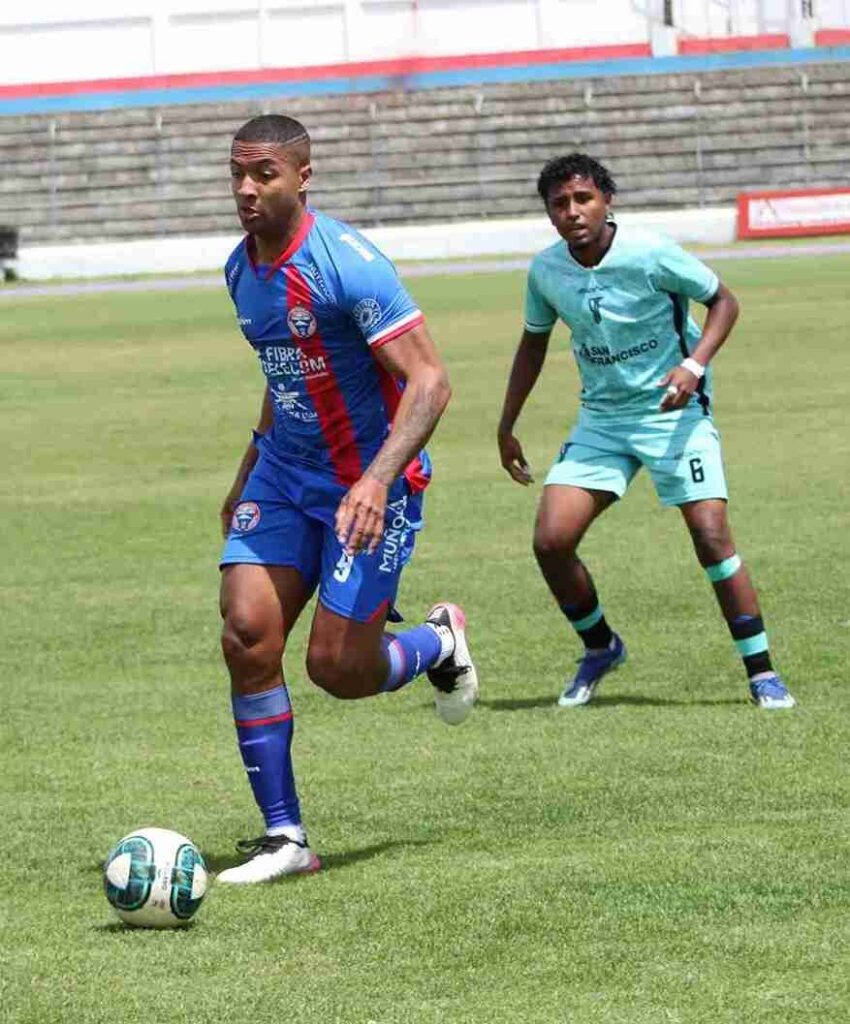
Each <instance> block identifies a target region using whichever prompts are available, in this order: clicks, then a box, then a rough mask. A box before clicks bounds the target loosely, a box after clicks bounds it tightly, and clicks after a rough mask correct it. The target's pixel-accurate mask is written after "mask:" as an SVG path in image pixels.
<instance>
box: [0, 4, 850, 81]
mask: <svg viewBox="0 0 850 1024" xmlns="http://www.w3.org/2000/svg"><path fill="white" fill-rule="evenodd" d="M663 6H664V4H663V0H74V2H73V3H69V2H68V0H30V2H29V3H27V4H17V3H12V2H11V0H0V84H16V83H27V82H57V81H67V80H74V79H97V78H122V77H133V76H143V75H153V74H179V73H181V72H192V71H224V70H248V69H257V68H264V67H266V68H271V67H299V66H308V65H312V64H334V63H341V62H344V61H367V60H378V59H383V58H390V57H398V56H437V55H448V54H465V53H488V52H500V51H510V50H534V49H557V48H564V47H579V46H593V45H597V46H598V45H612V44H619V43H647V42H649V41H650V39H651V38H653V33H652V25H653V23H655V24H656V25H657V24H658V23H659V20H660V18H661V12H662V10H663ZM801 6H802V0H674V3H673V10H674V21H675V24H676V27H677V29H678V30H680V31H681V32H684V33H686V34H688V35H692V36H694V35H695V36H724V35H747V34H752V33H756V32H783V31H789V30H790V29H791V22H794V21H795V20H796V21H799V17H800V15H799V11H800V9H801ZM815 14H816V17H815V19H814V21H813V22H812V23H811V24H810V27H811V28H816V27H818V25H822V26H825V27H829V28H840V27H850V0H815ZM674 42H675V40H674Z"/></svg>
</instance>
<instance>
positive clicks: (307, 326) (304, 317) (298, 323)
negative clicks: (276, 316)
mask: <svg viewBox="0 0 850 1024" xmlns="http://www.w3.org/2000/svg"><path fill="white" fill-rule="evenodd" d="M286 322H287V324H288V325H289V329H290V331H292V333H293V334H294V335H295V336H296V337H298V338H312V337H313V335H314V334H315V333H316V327H317V324H316V318H315V317H314V316H313V314H312V313H311V312H310V310H309V309H307V307H306V306H293V307H292V309H290V311H289V312H288V313H287V315H286Z"/></svg>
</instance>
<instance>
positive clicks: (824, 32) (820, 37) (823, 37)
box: [815, 28, 850, 46]
mask: <svg viewBox="0 0 850 1024" xmlns="http://www.w3.org/2000/svg"><path fill="white" fill-rule="evenodd" d="M815 46H850V28H821V29H818V31H817V32H815Z"/></svg>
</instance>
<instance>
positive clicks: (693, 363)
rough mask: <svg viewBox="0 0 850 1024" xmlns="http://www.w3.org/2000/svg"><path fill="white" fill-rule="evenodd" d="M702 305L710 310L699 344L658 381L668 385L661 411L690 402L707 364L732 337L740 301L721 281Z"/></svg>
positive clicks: (665, 386) (662, 400)
mask: <svg viewBox="0 0 850 1024" xmlns="http://www.w3.org/2000/svg"><path fill="white" fill-rule="evenodd" d="M703 305H704V306H706V308H707V309H708V316H707V317H706V318H705V324H704V325H703V329H702V337H701V338H700V340H699V343H698V344H697V347H696V348H695V349H694V350H693V352H691V354H690V356H689V357H688V358H687V359H685V360H683V361H682V362H681V363H679V365H678V366H674V367H673V369H672V370H670V371H668V372H667V373H666V374H665V375H664V376H663V377H662V379H661V381H660V382H659V383H660V385H661V386H662V387H664V388H665V391H664V397H663V398H662V399H661V406H660V407H661V409H662V411H665V412H666V411H667V410H668V409H681V408H682V407H683V406H685V405H687V404H688V402H689V401H690V399H691V395H693V393H694V392H695V391H696V389H697V388H698V387H699V382H700V380H701V379H702V376H703V373H705V367H707V366H708V364H709V363H710V362H711V360H712V359H713V358H714V356H715V355H716V354H717V352H718V350H719V349H720V347H721V346H722V345H723V342H724V341H726V339H727V338H728V337H729V335H730V333H731V331H732V328H733V327H734V326H735V321H736V320H737V319H738V310H739V306H738V300H737V299H736V298H735V296H734V295H733V294H732V292H730V291H729V289H728V288H727V287H726V285H725V284H723V282H722V281H718V284H717V291H716V292H715V293H714V295H712V297H711V298H710V299H705V300H704V301H703ZM700 371H701V372H700ZM674 388H675V391H674V390H673V389H674Z"/></svg>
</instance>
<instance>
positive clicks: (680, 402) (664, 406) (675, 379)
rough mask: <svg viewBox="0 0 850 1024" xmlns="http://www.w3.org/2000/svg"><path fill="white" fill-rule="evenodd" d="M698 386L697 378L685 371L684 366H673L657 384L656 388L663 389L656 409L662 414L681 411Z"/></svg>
mask: <svg viewBox="0 0 850 1024" xmlns="http://www.w3.org/2000/svg"><path fill="white" fill-rule="evenodd" d="M698 385H699V377H697V375H696V374H695V373H691V371H690V370H686V369H685V367H684V366H674V367H673V369H672V370H669V371H668V372H667V373H665V374H664V376H663V377H662V378H661V380H660V381H659V382H658V387H660V388H664V394H663V395H662V397H661V402H660V403H659V406H658V408H659V409H660V410H661V411H662V412H672V410H673V409H683V408H684V407H685V406H686V405H687V404H688V402H689V401H690V400H691V395H692V394H693V393H694V392H695V391H696V389H697V386H698Z"/></svg>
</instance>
